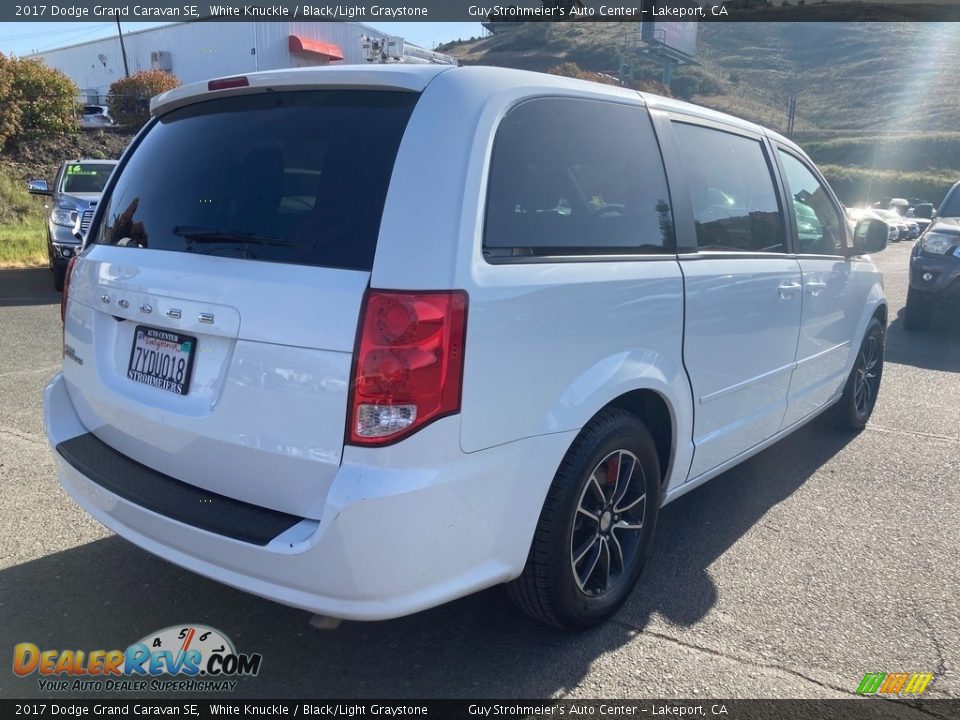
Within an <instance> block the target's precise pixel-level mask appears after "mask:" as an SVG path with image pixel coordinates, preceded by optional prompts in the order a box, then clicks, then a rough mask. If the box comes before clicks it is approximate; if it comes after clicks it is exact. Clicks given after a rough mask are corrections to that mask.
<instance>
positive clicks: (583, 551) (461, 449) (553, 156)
mask: <svg viewBox="0 0 960 720" xmlns="http://www.w3.org/2000/svg"><path fill="white" fill-rule="evenodd" d="M152 113H153V115H154V119H153V120H151V122H150V123H149V124H148V126H147V127H146V128H145V129H144V130H143V131H142V132H141V133H140V135H139V136H138V137H137V138H136V140H135V141H134V142H133V143H132V145H131V147H130V148H129V150H128V151H127V152H126V153H125V155H124V156H123V158H122V160H121V162H120V165H119V166H118V168H117V171H116V172H114V174H113V176H112V178H111V180H110V182H109V184H108V186H107V188H106V191H105V193H104V196H103V200H102V201H101V202H100V204H99V206H98V209H97V214H96V216H95V217H94V219H93V224H92V227H91V231H90V234H89V237H88V240H87V247H86V248H85V250H84V251H83V252H82V253H81V254H80V256H79V258H77V259H76V261H75V264H74V266H73V268H72V275H71V277H70V278H69V287H68V289H67V292H66V294H65V298H66V299H65V302H64V308H63V309H64V315H65V318H64V331H63V333H64V334H63V354H64V360H63V372H62V373H61V374H60V375H57V376H56V377H55V378H54V379H53V381H52V382H51V383H50V385H49V386H48V387H47V389H46V391H45V397H44V404H45V415H46V430H47V433H48V435H49V438H50V442H51V444H52V446H53V447H54V448H55V451H56V452H55V455H56V458H57V463H58V474H59V478H60V481H61V482H62V484H63V486H64V487H65V488H66V490H67V491H68V492H69V493H70V494H71V495H72V496H73V497H74V498H75V499H76V501H77V502H78V503H79V504H80V505H81V506H82V507H83V508H85V509H86V510H87V511H88V512H89V513H90V514H91V515H93V516H94V517H95V518H97V519H98V520H99V521H101V522H102V523H103V524H104V525H106V526H107V527H109V528H111V529H112V530H114V531H115V532H117V533H118V534H119V535H122V536H123V537H125V538H128V539H129V540H131V541H132V542H134V543H136V544H137V545H139V546H141V547H142V548H144V549H146V550H148V551H150V552H152V553H155V554H157V555H159V556H161V557H163V558H166V559H168V560H170V561H172V562H174V563H177V564H179V565H182V566H183V567H185V568H189V569H190V570H193V571H196V572H198V573H201V574H203V575H207V576H209V577H211V578H215V579H217V580H219V581H222V582H224V583H227V584H229V585H233V586H235V587H238V588H242V589H244V590H247V591H249V592H252V593H256V594H258V595H261V596H263V597H266V598H271V599H273V600H277V601H279V602H281V603H285V604H288V605H293V606H296V607H300V608H304V609H308V610H311V611H313V612H316V613H320V614H323V615H327V616H332V617H339V618H351V619H358V620H375V619H380V618H389V617H395V616H399V615H404V614H406V613H412V612H415V611H417V610H421V609H423V608H428V607H431V606H434V605H437V604H439V603H443V602H445V601H448V600H450V599H452V598H457V597H460V596H463V595H466V594H468V593H472V592H474V591H476V590H480V589H481V588H485V587H489V586H492V585H495V584H497V583H504V582H509V583H510V586H509V587H510V591H511V594H512V595H513V596H514V598H515V599H516V600H517V601H518V603H519V604H520V606H521V607H522V608H523V609H524V610H526V611H527V612H528V613H530V614H531V615H533V616H534V617H536V618H539V619H541V620H543V621H546V622H549V623H553V624H555V625H558V626H561V627H565V628H583V627H587V626H590V625H593V624H596V623H598V622H600V621H602V620H603V619H605V618H607V617H608V616H610V615H611V614H612V613H613V612H614V611H616V609H617V608H618V607H619V606H620V605H621V604H622V603H623V602H624V600H625V599H626V598H627V596H628V595H629V593H630V591H631V589H632V588H633V586H634V584H635V583H636V581H637V577H638V576H639V574H640V571H641V569H642V567H643V564H644V561H645V559H646V557H647V554H648V553H649V550H650V546H651V538H652V536H653V532H654V527H655V525H656V520H657V513H658V510H659V508H660V507H661V506H662V505H663V504H664V503H666V502H669V501H671V500H673V499H675V498H677V497H678V496H680V495H682V494H683V493H685V492H687V491H688V490H690V489H692V488H694V487H696V486H697V485H699V484H701V483H703V482H704V481H706V480H708V479H710V478H711V477H713V476H715V475H717V474H719V473H721V472H723V471H724V470H726V469H728V468H730V467H732V466H733V465H735V464H736V463H738V462H740V461H741V460H743V459H744V458H746V457H748V456H750V455H752V454H754V453H756V452H757V451H759V450H761V449H763V448H764V447H767V446H769V445H770V444H771V443H773V442H775V441H776V440H778V439H780V438H782V437H784V436H785V435H786V434H788V433H790V432H791V431H793V430H795V429H796V428H797V427H799V426H800V425H802V424H803V423H805V422H806V421H808V420H810V419H811V418H813V417H815V416H816V415H818V414H819V413H820V412H821V411H823V410H826V409H827V408H830V407H833V409H834V412H835V415H836V417H837V418H838V419H839V420H840V421H841V422H842V423H843V424H844V425H846V426H847V427H851V428H860V427H862V426H863V425H864V423H866V422H867V419H868V418H869V416H870V414H871V411H872V409H873V407H874V402H875V399H876V397H877V391H878V388H879V385H880V377H881V371H882V368H883V348H884V333H885V325H886V320H887V305H886V301H885V300H884V294H883V282H882V277H881V275H880V273H879V272H878V271H877V269H876V268H875V267H874V264H873V263H872V262H871V260H870V257H869V256H868V255H866V254H865V253H867V252H871V251H877V250H882V249H883V248H884V246H885V245H886V241H887V228H886V226H885V225H884V224H883V223H882V222H879V221H876V220H864V221H861V223H860V224H859V225H858V226H857V227H856V229H855V230H853V231H851V230H850V229H849V227H848V225H847V223H846V222H845V220H844V216H843V212H842V211H841V207H840V205H839V203H838V202H837V200H836V198H835V197H834V194H833V192H832V191H831V190H830V188H829V187H828V186H827V184H826V183H825V182H824V180H823V178H822V177H821V176H820V174H819V173H818V172H817V170H816V168H815V167H814V166H813V164H812V163H811V162H810V161H809V160H808V159H807V157H806V155H804V153H803V152H801V151H800V150H799V149H798V148H797V147H796V146H795V145H794V144H793V143H791V142H789V141H788V140H786V139H784V138H782V137H780V136H778V135H775V134H773V133H771V132H768V131H766V130H764V129H763V128H760V127H757V126H755V125H751V124H749V123H746V122H743V121H740V120H736V119H734V118H731V117H728V116H725V115H721V114H719V113H715V112H711V111H708V110H704V109H702V108H698V107H695V106H692V105H687V104H684V103H679V102H674V101H671V100H665V99H663V98H660V97H656V96H650V95H644V94H642V93H637V92H633V91H627V90H625V89H620V88H612V87H607V86H601V85H596V84H592V83H585V82H580V81H575V80H569V79H566V78H560V77H554V76H549V75H540V74H535V73H527V72H519V71H512V70H504V69H495V68H449V67H436V66H420V67H406V66H394V67H380V68H369V67H335V68H323V69H316V68H306V69H298V70H282V71H276V72H266V73H257V74H252V75H249V76H247V77H234V78H226V79H223V80H214V81H211V82H209V83H202V84H194V85H188V86H184V87H181V88H177V89H175V90H171V91H169V92H167V93H164V94H163V95H160V96H158V97H157V98H155V99H154V101H153V103H152ZM798 218H803V223H802V227H799V226H798Z"/></svg>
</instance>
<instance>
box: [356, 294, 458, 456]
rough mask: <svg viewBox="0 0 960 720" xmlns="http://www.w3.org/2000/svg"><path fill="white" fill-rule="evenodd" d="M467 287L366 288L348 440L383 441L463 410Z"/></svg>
mask: <svg viewBox="0 0 960 720" xmlns="http://www.w3.org/2000/svg"><path fill="white" fill-rule="evenodd" d="M466 329H467V294H466V293H465V292H463V291H458V290H455V291H451V292H399V291H394V292H388V291H383V290H368V291H367V296H366V298H365V301H364V304H363V314H362V317H361V320H360V333H359V341H358V343H357V352H356V355H355V357H354V359H353V377H352V378H351V383H350V405H349V412H350V414H349V423H350V425H349V428H348V433H347V442H349V443H352V444H354V445H386V444H388V443H392V442H396V441H397V440H399V439H401V438H403V437H406V436H407V435H410V434H411V433H413V432H415V431H416V430H418V429H420V428H421V427H423V426H424V425H426V424H427V423H429V422H431V421H433V420H436V419H437V418H439V417H443V416H444V415H449V414H451V413H455V412H459V410H460V389H461V385H462V380H463V344H464V339H465V335H466Z"/></svg>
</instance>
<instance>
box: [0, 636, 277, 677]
mask: <svg viewBox="0 0 960 720" xmlns="http://www.w3.org/2000/svg"><path fill="white" fill-rule="evenodd" d="M262 662H263V656H262V655H260V654H259V653H249V654H248V653H240V652H237V649H236V647H235V646H234V644H233V642H232V641H231V640H230V638H228V637H227V636H226V635H225V634H224V633H222V632H220V631H219V630H217V629H216V628H212V627H208V626H206V625H175V626H172V627H168V628H164V629H163V630H160V631H158V632H155V633H150V634H149V635H147V636H146V637H144V638H142V639H141V640H139V641H138V642H135V643H133V644H131V645H129V646H127V647H126V648H125V649H122V650H121V649H114V650H59V649H44V650H41V649H40V647H39V646H38V645H36V644H35V643H31V642H22V643H18V644H17V645H15V646H14V648H13V672H14V674H15V675H17V676H18V677H28V676H30V675H33V674H36V675H37V676H38V677H39V678H40V680H39V682H40V689H41V690H48V691H51V690H52V691H77V690H80V691H83V690H132V691H143V690H146V689H150V690H233V689H234V688H235V687H236V684H237V683H236V681H235V680H234V678H237V677H244V676H246V677H252V676H256V675H257V674H258V673H259V672H260V666H261V663H262ZM164 676H175V677H178V678H181V679H183V678H185V679H187V680H189V682H184V681H183V680H181V681H178V682H170V681H159V679H160V678H161V677H164ZM201 678H202V679H201ZM71 680H73V682H71Z"/></svg>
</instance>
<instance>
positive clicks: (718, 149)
mask: <svg viewBox="0 0 960 720" xmlns="http://www.w3.org/2000/svg"><path fill="white" fill-rule="evenodd" d="M673 127H674V129H675V131H676V134H677V140H678V142H679V144H680V148H681V151H680V152H681V155H682V156H683V165H684V172H685V176H686V180H687V186H688V187H689V188H690V200H691V202H692V203H693V219H694V221H695V222H696V228H697V246H698V247H699V248H700V249H701V250H719V251H725V250H726V251H738V252H786V243H785V238H786V233H785V231H784V222H783V213H782V211H781V208H780V203H779V202H778V200H777V193H776V190H775V189H774V184H773V178H772V176H771V175H770V166H769V165H768V164H767V158H766V154H765V153H764V152H763V146H762V145H761V144H760V142H759V141H757V140H751V139H750V138H746V137H742V136H740V135H734V134H732V133H728V132H723V131H721V130H714V129H712V128H706V127H701V126H699V125H689V124H686V123H680V122H675V123H674V126H673Z"/></svg>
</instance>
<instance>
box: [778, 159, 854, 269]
mask: <svg viewBox="0 0 960 720" xmlns="http://www.w3.org/2000/svg"><path fill="white" fill-rule="evenodd" d="M780 161H781V162H782V163H783V169H784V172H785V173H786V175H787V189H788V190H789V192H790V196H791V197H792V198H793V210H794V216H795V218H796V231H797V252H798V253H808V254H813V255H842V254H843V251H844V247H845V245H846V232H845V230H844V227H843V220H842V219H841V217H840V212H839V210H837V206H836V205H834V204H833V200H832V199H831V198H830V195H829V193H828V192H827V189H826V188H825V187H824V186H823V185H822V184H821V183H820V181H819V180H818V179H817V177H816V175H814V174H813V173H812V172H810V170H809V169H807V167H806V166H805V165H804V164H803V163H802V162H800V161H799V160H798V159H797V158H795V157H794V156H793V155H790V154H789V153H785V152H783V151H782V150H781V151H780Z"/></svg>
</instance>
